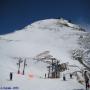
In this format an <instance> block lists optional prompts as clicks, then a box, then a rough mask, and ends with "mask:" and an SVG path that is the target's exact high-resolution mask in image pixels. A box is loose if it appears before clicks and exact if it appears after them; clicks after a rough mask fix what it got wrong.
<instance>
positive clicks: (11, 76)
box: [9, 72, 13, 81]
mask: <svg viewBox="0 0 90 90" xmlns="http://www.w3.org/2000/svg"><path fill="white" fill-rule="evenodd" d="M9 76H10V81H12V78H13V73H12V72H10V75H9Z"/></svg>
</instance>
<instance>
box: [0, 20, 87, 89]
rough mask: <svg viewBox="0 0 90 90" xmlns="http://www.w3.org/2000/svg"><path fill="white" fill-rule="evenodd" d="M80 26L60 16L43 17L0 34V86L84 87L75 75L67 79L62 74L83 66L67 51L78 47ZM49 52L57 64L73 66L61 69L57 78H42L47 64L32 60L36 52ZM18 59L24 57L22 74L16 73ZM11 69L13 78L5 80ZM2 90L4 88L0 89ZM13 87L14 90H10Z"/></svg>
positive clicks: (29, 87) (18, 87) (24, 87)
mask: <svg viewBox="0 0 90 90" xmlns="http://www.w3.org/2000/svg"><path fill="white" fill-rule="evenodd" d="M83 33H85V32H83V31H80V27H79V26H77V25H75V24H71V23H69V22H68V21H67V20H63V19H60V20H59V19H47V20H41V21H38V22H35V23H33V24H31V25H28V26H27V27H25V28H24V29H22V30H19V31H16V32H13V33H10V34H6V35H1V36H0V71H1V73H0V89H1V88H5V87H11V88H13V87H16V89H18V90H85V86H84V84H80V83H79V82H78V81H77V79H76V77H75V76H74V77H73V79H70V78H69V76H68V75H67V76H66V78H67V79H66V81H63V79H62V75H63V73H65V74H67V73H71V72H74V71H78V70H80V68H83V65H81V64H80V63H79V62H78V61H76V60H72V57H71V51H72V50H74V49H79V48H80V45H79V44H78V38H79V37H80V35H82V34H83ZM44 51H49V54H50V55H52V56H53V57H55V58H57V59H58V60H59V61H60V63H67V62H68V63H69V65H76V66H77V67H75V68H70V69H69V70H67V71H65V72H61V74H60V78H59V79H48V78H46V79H45V76H44V75H45V73H48V71H47V66H48V64H47V63H44V62H41V61H38V60H35V59H33V58H35V57H36V56H37V55H38V54H40V53H42V52H44ZM18 58H22V59H23V60H24V59H26V62H27V66H26V68H25V75H22V69H23V63H21V73H20V74H19V75H18V74H17V69H18V66H17V62H18ZM10 72H13V81H9V73H10ZM2 90H4V89H2ZM12 90H14V89H12Z"/></svg>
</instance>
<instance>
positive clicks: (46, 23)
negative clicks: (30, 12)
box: [26, 18, 85, 31]
mask: <svg viewBox="0 0 90 90" xmlns="http://www.w3.org/2000/svg"><path fill="white" fill-rule="evenodd" d="M50 27H67V28H70V29H75V30H77V31H85V30H84V29H82V28H81V27H80V26H79V25H76V24H73V23H71V21H70V20H65V19H63V18H60V19H45V20H40V21H36V22H34V23H32V24H31V25H29V26H27V27H26V28H43V29H47V28H50Z"/></svg>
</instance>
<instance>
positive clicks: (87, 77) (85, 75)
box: [84, 71, 89, 90]
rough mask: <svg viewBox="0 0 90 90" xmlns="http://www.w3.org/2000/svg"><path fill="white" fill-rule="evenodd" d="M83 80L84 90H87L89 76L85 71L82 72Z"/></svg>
mask: <svg viewBox="0 0 90 90" xmlns="http://www.w3.org/2000/svg"><path fill="white" fill-rule="evenodd" d="M84 79H85V84H86V90H87V88H88V87H89V75H88V72H87V71H85V72H84Z"/></svg>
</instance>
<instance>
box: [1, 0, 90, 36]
mask: <svg viewBox="0 0 90 90" xmlns="http://www.w3.org/2000/svg"><path fill="white" fill-rule="evenodd" d="M58 17H63V18H65V19H70V20H72V22H74V23H77V24H79V25H81V26H82V27H84V28H87V30H88V31H89V29H88V28H89V25H90V0H0V34H6V33H10V32H13V31H15V30H18V29H22V28H24V27H25V26H27V25H28V24H30V23H32V22H35V21H37V20H41V19H47V18H58Z"/></svg>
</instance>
